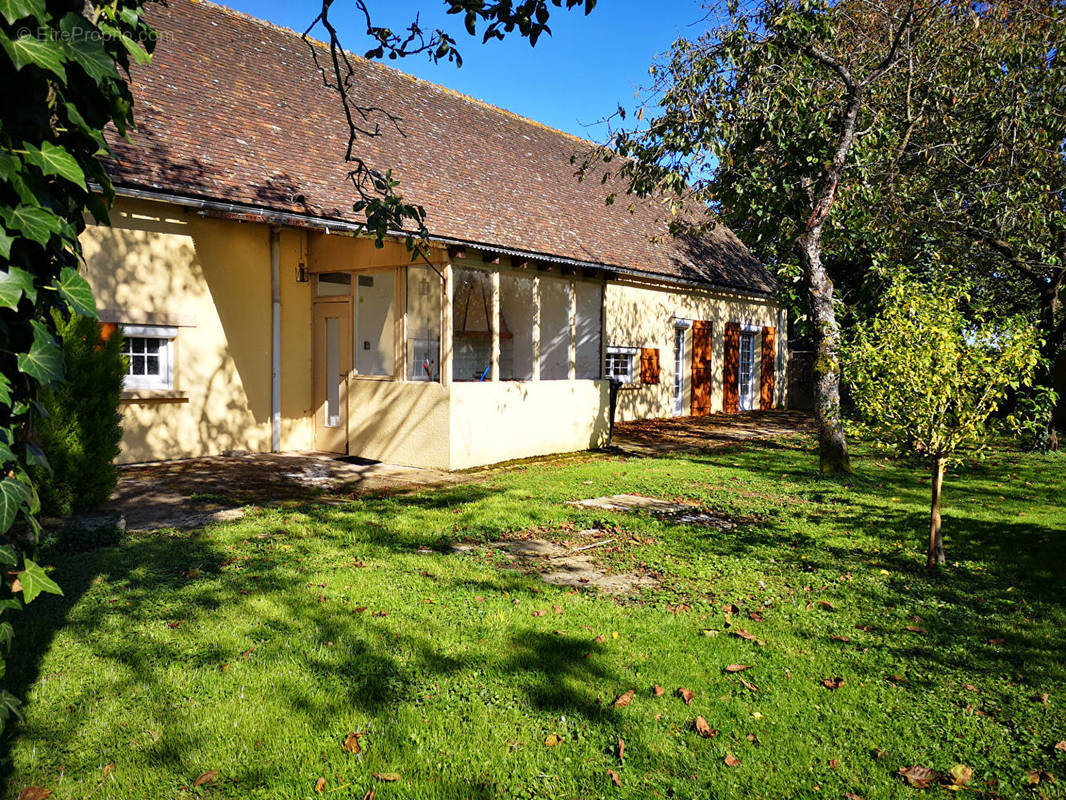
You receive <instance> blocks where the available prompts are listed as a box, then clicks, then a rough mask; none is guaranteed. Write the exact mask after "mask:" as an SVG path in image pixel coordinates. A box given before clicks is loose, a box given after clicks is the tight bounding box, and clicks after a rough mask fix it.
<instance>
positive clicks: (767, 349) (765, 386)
mask: <svg viewBox="0 0 1066 800" xmlns="http://www.w3.org/2000/svg"><path fill="white" fill-rule="evenodd" d="M776 361H777V335H776V331H775V330H774V329H773V328H763V329H762V379H761V380H760V382H759V408H761V409H762V410H763V411H769V410H770V409H772V408H773V407H774V364H775V363H776Z"/></svg>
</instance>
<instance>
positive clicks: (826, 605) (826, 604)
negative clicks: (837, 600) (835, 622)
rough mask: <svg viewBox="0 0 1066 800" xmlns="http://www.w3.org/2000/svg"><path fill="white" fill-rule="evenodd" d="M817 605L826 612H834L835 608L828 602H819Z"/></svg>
mask: <svg viewBox="0 0 1066 800" xmlns="http://www.w3.org/2000/svg"><path fill="white" fill-rule="evenodd" d="M818 605H820V606H821V607H822V608H824V609H825V610H826V611H836V610H837V607H836V606H835V605H833V604H832V603H830V602H829V601H828V600H819V601H818Z"/></svg>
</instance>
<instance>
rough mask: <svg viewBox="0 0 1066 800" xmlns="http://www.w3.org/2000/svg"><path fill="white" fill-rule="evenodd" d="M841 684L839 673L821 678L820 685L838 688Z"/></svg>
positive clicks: (842, 683) (842, 681)
mask: <svg viewBox="0 0 1066 800" xmlns="http://www.w3.org/2000/svg"><path fill="white" fill-rule="evenodd" d="M843 685H844V679H843V678H841V677H840V676H839V675H838V676H837V677H835V678H823V679H822V686H824V687H825V688H826V689H839V688H840V687H841V686H843Z"/></svg>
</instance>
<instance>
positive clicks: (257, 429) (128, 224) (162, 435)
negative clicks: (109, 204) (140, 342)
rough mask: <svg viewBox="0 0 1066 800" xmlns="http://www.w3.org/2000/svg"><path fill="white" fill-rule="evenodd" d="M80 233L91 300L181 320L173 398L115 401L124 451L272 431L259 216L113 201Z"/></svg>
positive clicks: (265, 235)
mask: <svg viewBox="0 0 1066 800" xmlns="http://www.w3.org/2000/svg"><path fill="white" fill-rule="evenodd" d="M112 222H113V227H110V228H106V227H92V228H90V229H89V231H87V233H86V234H85V237H84V245H85V255H86V268H85V273H86V277H87V278H88V279H89V281H90V283H91V284H92V286H93V290H94V293H95V295H96V297H97V305H98V307H99V308H101V309H108V310H114V311H115V312H117V313H116V316H117V317H118V319H119V320H120V321H124V320H128V321H130V322H133V323H139V322H144V321H145V315H157V316H155V317H153V318H151V319H150V320H149V321H158V322H160V323H162V324H167V323H172V322H174V321H176V322H178V324H179V325H180V327H179V328H178V333H177V338H176V340H175V342H174V361H175V366H174V389H176V390H178V391H180V392H183V393H185V395H186V397H185V398H183V400H182V401H181V402H173V401H170V402H161V401H158V400H152V401H148V402H143V401H142V402H139V403H128V404H124V427H125V436H124V439H123V455H122V456H121V457H120V458H121V460H123V461H144V460H154V459H167V458H178V457H183V456H192V455H203V454H207V453H217V452H221V451H224V450H227V449H251V450H257V449H264V448H268V447H269V441H270V431H269V424H270V374H271V370H270V341H271V340H270V319H271V314H270V243H269V229H268V228H267V226H265V225H252V224H241V223H236V222H230V221H223V220H216V219H204V218H201V217H199V216H198V215H196V214H194V213H192V212H190V211H187V210H184V209H181V208H178V207H174V206H169V205H164V204H160V203H153V202H148V201H128V200H124V201H120V203H119V205H118V207H116V209H114V210H113V212H112Z"/></svg>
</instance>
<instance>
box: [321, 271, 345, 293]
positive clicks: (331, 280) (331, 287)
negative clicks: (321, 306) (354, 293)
mask: <svg viewBox="0 0 1066 800" xmlns="http://www.w3.org/2000/svg"><path fill="white" fill-rule="evenodd" d="M315 285H316V286H317V292H316V293H317V294H318V296H319V297H335V296H337V295H347V294H348V293H349V292H350V291H351V288H352V273H350V272H320V273H319V274H318V277H317V278H316V280H315Z"/></svg>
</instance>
